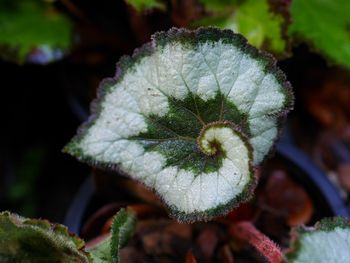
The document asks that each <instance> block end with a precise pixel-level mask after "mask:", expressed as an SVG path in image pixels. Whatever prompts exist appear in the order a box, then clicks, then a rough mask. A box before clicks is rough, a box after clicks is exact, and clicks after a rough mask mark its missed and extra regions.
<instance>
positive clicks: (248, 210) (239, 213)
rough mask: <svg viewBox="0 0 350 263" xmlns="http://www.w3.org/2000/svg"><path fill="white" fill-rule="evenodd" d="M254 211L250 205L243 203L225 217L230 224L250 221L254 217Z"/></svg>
mask: <svg viewBox="0 0 350 263" xmlns="http://www.w3.org/2000/svg"><path fill="white" fill-rule="evenodd" d="M254 214H255V210H254V207H253V205H252V204H251V203H243V204H241V205H240V206H239V207H238V208H236V209H235V210H233V211H232V212H230V213H229V214H228V215H227V219H229V221H230V223H232V222H240V221H243V220H251V219H252V218H253V217H254Z"/></svg>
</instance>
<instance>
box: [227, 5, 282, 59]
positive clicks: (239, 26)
mask: <svg viewBox="0 0 350 263" xmlns="http://www.w3.org/2000/svg"><path fill="white" fill-rule="evenodd" d="M283 23H284V18H283V17H282V15H280V14H276V13H272V12H271V11H270V9H269V3H268V0H260V1H256V0H247V1H244V3H243V4H242V5H240V6H239V8H238V9H237V12H236V14H235V15H234V17H233V21H232V22H231V21H230V20H229V21H228V23H227V26H226V27H228V28H232V29H236V30H237V32H239V33H241V34H242V35H244V36H245V37H246V38H247V39H248V42H249V43H250V44H252V45H253V46H255V47H258V48H262V47H264V49H267V50H270V51H272V52H274V53H276V54H282V53H283V52H285V50H286V41H285V40H284V39H283V36H282V26H283Z"/></svg>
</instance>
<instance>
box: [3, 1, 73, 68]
mask: <svg viewBox="0 0 350 263" xmlns="http://www.w3.org/2000/svg"><path fill="white" fill-rule="evenodd" d="M71 43H72V25H71V23H70V21H69V20H68V19H67V18H66V17H65V16H63V15H62V14H60V13H58V12H57V11H55V10H54V8H53V6H52V4H51V3H48V2H45V1H42V0H17V1H8V0H4V1H1V3H0V57H1V58H3V59H6V60H11V61H16V62H18V63H24V62H26V61H28V62H33V63H39V64H45V63H48V62H51V61H54V60H57V59H60V58H62V57H63V55H64V53H65V52H66V51H67V50H68V49H69V47H70V46H71Z"/></svg>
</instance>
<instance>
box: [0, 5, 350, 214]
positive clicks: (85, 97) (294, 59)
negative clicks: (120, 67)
mask: <svg viewBox="0 0 350 263" xmlns="http://www.w3.org/2000/svg"><path fill="white" fill-rule="evenodd" d="M349 14H350V1H348V0H336V1H334V0H307V1H306V0H125V1H123V0H103V1H102V0H101V1H98V2H97V1H91V0H90V1H88V0H16V1H13V0H0V72H1V78H2V82H1V83H2V84H1V87H2V95H1V96H2V97H1V98H2V101H3V103H2V104H1V105H0V107H1V108H0V109H1V112H2V113H3V121H2V123H3V125H2V129H1V131H0V132H1V134H2V135H3V136H2V138H6V139H5V140H3V141H2V142H1V145H0V146H1V148H0V154H1V159H0V164H1V165H2V167H1V173H2V174H1V177H0V206H1V207H0V208H1V210H4V209H10V210H11V211H14V212H17V213H20V214H22V215H24V216H31V217H33V216H38V215H40V216H42V217H46V218H49V219H51V220H56V221H57V220H58V221H60V220H62V218H63V215H64V213H65V210H66V208H67V205H68V204H69V202H70V200H71V198H72V196H73V195H74V193H75V191H76V189H77V188H78V186H79V184H80V183H81V181H82V180H83V179H84V178H85V176H86V175H87V174H88V171H89V168H88V167H86V166H84V165H82V164H79V163H78V162H76V161H75V160H72V159H71V158H69V157H67V156H65V155H63V154H62V153H61V152H60V151H61V148H62V146H63V145H64V144H65V143H66V142H67V141H68V140H69V139H70V138H71V136H72V135H73V134H75V129H76V127H77V126H78V125H79V124H80V122H81V121H83V120H84V119H85V118H86V116H87V115H88V104H89V102H90V101H91V99H92V98H94V97H95V93H96V87H97V86H98V83H99V82H100V81H101V79H102V78H104V77H109V76H113V74H114V70H115V63H116V62H117V61H118V59H119V57H120V56H121V55H123V54H131V53H132V51H133V50H134V48H136V47H139V46H140V45H141V44H143V43H145V42H147V41H149V39H150V36H151V35H152V34H153V33H154V32H156V31H159V30H167V29H169V28H171V27H172V26H176V27H186V28H189V29H194V28H197V27H200V26H215V27H219V28H228V29H232V30H234V31H235V32H238V33H241V34H242V35H244V36H245V37H246V38H247V39H248V41H249V42H250V43H251V44H252V45H254V46H256V47H257V48H260V49H263V50H266V51H268V52H271V53H272V54H274V55H275V56H276V57H277V58H278V59H279V65H280V66H281V67H282V69H283V70H284V71H285V72H286V73H287V76H288V79H289V80H290V81H291V82H292V84H293V86H294V89H295V93H296V98H297V100H296V111H295V113H293V114H294V116H297V117H296V118H293V116H292V123H293V125H292V126H293V127H294V126H295V127H297V129H296V131H294V134H295V137H296V138H297V143H298V145H299V146H300V147H301V148H303V149H304V150H305V151H306V152H308V153H309V154H310V156H312V157H313V159H314V160H315V161H316V162H317V163H318V164H319V165H320V166H321V167H323V168H324V170H325V171H327V173H328V174H329V175H330V177H331V178H333V179H332V180H333V181H334V183H335V184H336V185H337V187H339V189H340V191H342V193H343V196H344V198H348V192H350V107H349V105H350V77H349V69H350V31H349V30H350V27H349V26H350V16H349ZM294 119H295V121H294ZM294 123H296V124H294ZM339 145H340V146H339Z"/></svg>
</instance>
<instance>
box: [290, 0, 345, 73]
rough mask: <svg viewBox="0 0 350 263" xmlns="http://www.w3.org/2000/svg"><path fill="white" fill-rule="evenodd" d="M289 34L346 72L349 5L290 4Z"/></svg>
mask: <svg viewBox="0 0 350 263" xmlns="http://www.w3.org/2000/svg"><path fill="white" fill-rule="evenodd" d="M291 15H292V24H291V26H290V28H289V34H290V35H291V36H293V37H298V38H300V39H301V40H307V41H309V42H310V43H311V44H312V45H313V47H314V48H315V49H317V50H318V51H320V52H322V53H323V54H324V55H325V56H327V57H328V58H330V59H332V60H333V61H334V62H336V63H338V64H341V65H343V66H346V67H347V68H350V31H349V26H350V1H349V0H337V1H334V0H322V1H320V0H294V1H292V5H291Z"/></svg>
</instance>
